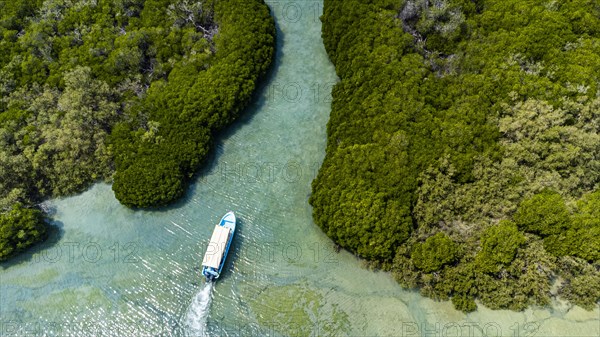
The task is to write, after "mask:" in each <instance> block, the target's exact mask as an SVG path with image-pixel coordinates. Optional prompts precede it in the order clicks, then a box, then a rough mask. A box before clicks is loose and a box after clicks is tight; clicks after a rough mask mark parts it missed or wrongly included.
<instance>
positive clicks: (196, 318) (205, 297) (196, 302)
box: [185, 282, 214, 337]
mask: <svg viewBox="0 0 600 337" xmlns="http://www.w3.org/2000/svg"><path fill="white" fill-rule="evenodd" d="M213 284H214V283H213V282H206V283H204V286H203V287H202V289H200V291H199V292H198V293H197V294H196V296H194V299H193V300H192V303H191V304H190V307H189V308H188V312H187V316H186V318H185V326H186V327H187V329H188V332H189V334H188V335H189V336H202V337H205V336H208V331H206V330H207V322H208V314H209V312H210V303H211V301H212V289H213Z"/></svg>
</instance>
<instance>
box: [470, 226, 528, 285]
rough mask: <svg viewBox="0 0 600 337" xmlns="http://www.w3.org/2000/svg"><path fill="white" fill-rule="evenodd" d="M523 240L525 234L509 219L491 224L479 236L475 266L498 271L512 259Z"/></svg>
mask: <svg viewBox="0 0 600 337" xmlns="http://www.w3.org/2000/svg"><path fill="white" fill-rule="evenodd" d="M525 241H526V240H525V236H524V235H523V234H522V233H521V232H519V230H518V228H517V226H516V225H515V224H514V223H513V222H511V221H501V222H500V223H499V224H497V225H492V226H491V227H489V228H488V229H486V230H485V231H484V232H483V235H482V237H481V250H480V251H479V252H478V253H477V255H476V256H475V264H476V266H477V268H478V269H479V270H480V271H482V272H486V273H497V272H499V271H500V269H501V268H502V267H503V266H508V265H509V264H510V263H511V262H512V261H513V260H514V258H515V255H516V254H517V249H518V248H519V247H521V246H522V245H523V244H524V243H525Z"/></svg>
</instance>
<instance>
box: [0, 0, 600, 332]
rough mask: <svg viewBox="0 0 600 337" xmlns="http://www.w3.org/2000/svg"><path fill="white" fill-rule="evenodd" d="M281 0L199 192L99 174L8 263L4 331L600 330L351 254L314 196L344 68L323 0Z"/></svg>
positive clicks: (561, 310) (561, 308)
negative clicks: (464, 299) (120, 194)
mask: <svg viewBox="0 0 600 337" xmlns="http://www.w3.org/2000/svg"><path fill="white" fill-rule="evenodd" d="M269 5H270V6H271V8H272V9H273V13H274V15H275V17H276V20H277V24H278V30H279V38H278V55H277V56H278V57H277V64H276V65H275V67H274V69H273V73H272V74H271V75H270V77H269V79H268V81H266V83H265V85H264V87H263V88H262V89H261V90H260V92H259V95H258V98H257V100H256V103H255V104H254V105H253V106H252V107H251V108H250V109H249V111H247V113H246V114H245V117H244V118H243V119H242V120H241V121H239V122H238V123H237V124H236V125H234V126H233V127H231V128H230V130H229V131H228V133H227V134H226V135H224V136H223V137H222V138H221V139H220V140H219V141H218V144H217V146H216V149H215V151H214V156H213V157H212V158H211V159H210V164H209V166H208V167H207V168H206V169H205V170H204V171H203V172H201V173H200V174H199V177H198V178H197V180H196V182H195V184H193V185H192V186H191V188H190V190H189V192H188V194H187V197H186V198H185V200H183V201H181V202H179V203H178V204H177V205H174V206H172V207H169V208H167V209H163V210H160V211H132V210H129V209H126V208H124V207H122V206H120V205H119V203H118V202H117V201H116V200H115V198H114V196H113V193H112V191H111V188H110V186H109V185H106V184H97V185H95V186H93V187H92V188H91V189H90V190H89V191H87V192H85V193H83V194H81V195H78V196H74V197H70V198H65V199H60V200H52V201H50V202H48V205H47V206H48V207H49V208H50V209H51V210H52V211H53V212H54V219H55V226H56V228H57V229H56V231H55V233H53V235H52V237H51V239H50V240H49V241H48V242H47V243H45V244H43V245H42V246H38V247H36V248H35V249H34V250H32V251H31V252H29V253H28V254H25V255H23V256H21V257H19V258H18V259H17V260H16V261H12V262H11V263H8V264H3V265H1V269H0V335H1V336H11V335H15V336H23V335H25V334H30V335H47V336H68V335H73V336H91V335H93V336H145V335H147V336H203V335H204V336H249V335H256V336H266V335H269V336H309V335H312V336H347V335H349V336H486V335H487V336H598V335H600V312H599V311H598V309H596V310H595V311H592V312H586V311H584V310H582V309H580V308H577V307H573V308H571V307H569V306H567V305H565V304H564V303H555V306H554V308H552V309H529V310H527V311H525V312H521V313H515V312H510V311H491V310H487V309H485V308H480V310H478V311H477V312H475V313H472V314H469V315H464V314H462V313H460V312H457V311H455V310H454V309H453V308H452V305H451V304H450V303H448V302H434V301H432V300H430V299H427V298H423V297H421V296H419V295H418V294H417V293H415V292H411V291H405V290H402V289H401V288H400V287H399V286H398V285H397V284H396V282H395V281H394V280H393V279H392V277H391V276H390V275H389V274H386V273H381V272H372V271H369V270H366V269H365V268H363V267H362V265H361V262H360V261H359V260H357V259H356V258H354V257H353V256H352V255H350V254H348V253H345V252H340V253H335V251H334V248H333V245H332V243H331V242H330V241H329V240H328V239H327V238H326V237H325V236H324V235H323V234H322V233H321V231H320V230H319V229H318V228H317V227H316V226H315V225H314V223H313V222H312V218H311V209H310V207H309V205H308V202H307V199H308V195H309V193H310V182H311V180H312V179H313V177H314V175H315V172H316V170H317V169H318V167H319V163H320V162H321V160H322V158H323V156H324V148H325V142H326V132H325V126H326V122H327V119H328V114H329V110H330V95H329V92H330V87H331V85H332V84H333V83H335V81H336V80H337V79H336V76H335V72H334V68H333V66H332V65H331V63H330V62H329V61H328V59H327V55H326V53H325V50H324V48H323V45H322V41H321V38H320V29H321V24H320V22H319V20H318V16H319V14H320V11H321V7H322V2H321V1H298V2H293V1H288V2H284V1H282V2H270V3H269ZM228 210H234V211H236V214H237V215H238V218H239V219H240V221H239V224H238V232H237V234H236V238H235V241H234V246H233V251H232V252H231V254H230V256H229V258H228V260H227V267H226V270H227V271H226V272H225V273H224V275H223V276H222V278H221V279H220V280H219V281H218V282H217V283H216V284H215V285H214V286H207V285H205V284H204V281H203V280H202V278H201V277H200V268H199V265H200V262H201V259H202V255H203V252H204V250H205V248H206V241H207V240H208V238H209V237H210V234H211V232H212V227H213V225H214V224H215V223H216V222H217V221H218V220H219V219H220V217H221V216H222V215H223V214H224V213H225V212H226V211H228Z"/></svg>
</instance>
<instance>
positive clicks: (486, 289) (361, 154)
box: [310, 0, 600, 311]
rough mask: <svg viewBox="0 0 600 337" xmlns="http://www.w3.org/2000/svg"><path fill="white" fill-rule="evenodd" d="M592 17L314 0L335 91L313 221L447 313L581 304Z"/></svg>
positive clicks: (594, 292) (584, 297) (597, 12)
mask: <svg viewBox="0 0 600 337" xmlns="http://www.w3.org/2000/svg"><path fill="white" fill-rule="evenodd" d="M599 17H600V8H599V7H598V6H596V5H595V4H594V2H591V1H587V0H574V1H565V2H546V1H538V0H526V1H523V0H502V1H500V0H437V1H426V0H397V1H395V0H370V1H359V0H348V1H333V0H326V1H325V9H324V14H323V16H322V21H323V39H324V43H325V47H326V49H327V52H328V54H329V56H330V58H331V60H332V61H333V63H334V64H335V66H336V71H337V73H338V75H339V77H340V78H341V82H340V83H338V84H337V85H336V86H335V88H334V90H333V98H334V100H333V104H332V112H331V118H330V121H329V124H328V145H327V150H326V151H327V152H326V157H325V160H324V163H323V165H322V167H321V169H320V171H319V174H318V176H317V178H316V179H315V181H314V182H313V194H312V196H311V198H310V202H311V204H312V205H313V209H314V218H315V222H316V223H317V224H318V225H319V226H320V227H321V228H323V230H324V231H325V232H326V233H327V235H328V236H330V237H331V238H332V239H333V240H335V241H336V242H337V243H338V244H339V245H341V246H342V247H344V248H346V249H348V250H350V251H352V252H355V253H356V254H357V255H359V256H361V257H364V258H367V259H369V260H372V261H374V262H376V263H377V264H378V265H380V266H382V267H384V268H387V269H391V270H393V271H394V273H395V275H396V276H397V279H398V281H399V282H400V283H401V284H402V285H404V286H407V287H419V288H420V289H421V292H422V293H423V294H425V295H428V296H431V297H434V298H438V299H447V298H450V297H451V298H452V302H453V303H454V305H455V306H456V307H457V308H458V309H460V310H464V311H471V310H475V308H476V304H475V302H474V300H475V299H479V300H480V301H481V302H482V303H483V304H485V305H486V306H489V307H491V308H511V309H515V310H520V309H523V308H525V307H526V306H528V305H530V304H540V305H545V304H547V303H549V301H550V298H551V296H553V295H557V294H558V295H560V296H563V297H565V298H567V299H569V300H571V301H572V302H573V303H577V304H579V305H582V306H584V307H586V308H591V307H593V306H594V305H595V304H596V303H597V302H598V301H599V300H600V289H599V287H598V286H596V285H597V284H598V281H599V280H600V272H599V270H600V236H599V235H598V234H599V231H600V214H599V213H598V209H600V205H599V204H598V200H599V198H600V197H599V196H600V191H599V192H594V191H595V190H597V189H598V187H599V183H600V170H599V168H600V161H599V158H600V96H599V95H598V92H600V91H599V90H600V88H599V87H598V77H597V74H599V73H600V19H599ZM552 282H558V284H559V286H558V287H556V288H557V289H558V291H557V292H553V291H551V289H552V287H551V286H552Z"/></svg>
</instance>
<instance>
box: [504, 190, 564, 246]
mask: <svg viewBox="0 0 600 337" xmlns="http://www.w3.org/2000/svg"><path fill="white" fill-rule="evenodd" d="M514 220H515V222H516V223H517V225H518V226H519V227H520V228H522V229H523V230H524V231H527V232H530V233H535V234H539V235H541V236H548V235H552V234H559V233H561V232H562V231H564V230H565V229H567V228H568V227H570V222H571V219H570V214H569V211H568V210H567V207H566V205H565V201H564V200H563V198H562V196H561V195H560V194H558V193H556V192H554V191H550V190H546V191H544V192H542V193H539V194H536V195H535V196H533V197H532V198H530V199H527V200H525V201H523V202H522V203H521V205H520V206H519V209H518V210H517V213H515V215H514Z"/></svg>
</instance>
